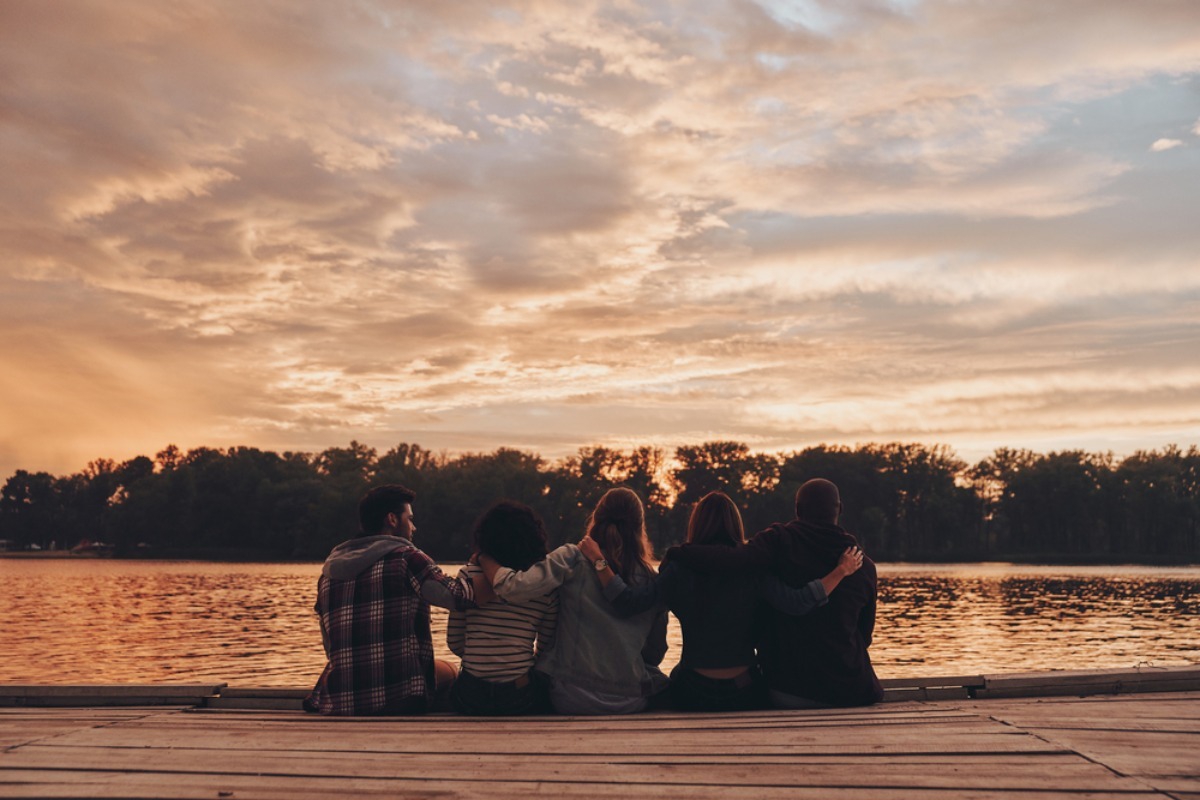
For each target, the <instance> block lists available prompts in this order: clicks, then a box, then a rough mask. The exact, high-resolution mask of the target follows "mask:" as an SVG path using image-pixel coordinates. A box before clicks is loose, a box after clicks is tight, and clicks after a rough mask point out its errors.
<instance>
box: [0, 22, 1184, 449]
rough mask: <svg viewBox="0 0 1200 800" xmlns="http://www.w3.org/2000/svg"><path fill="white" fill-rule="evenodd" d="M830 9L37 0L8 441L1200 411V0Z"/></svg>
mask: <svg viewBox="0 0 1200 800" xmlns="http://www.w3.org/2000/svg"><path fill="white" fill-rule="evenodd" d="M812 8H814V9H815V8H817V7H816V6H814V7H812ZM820 8H821V9H823V10H821V11H820V13H815V12H814V13H800V12H801V11H803V10H804V7H795V8H792V10H791V11H789V10H788V9H787V8H783V7H777V6H776V5H773V4H758V3H751V2H740V1H739V2H683V3H666V2H657V0H647V1H646V2H635V3H623V4H610V3H600V2H588V3H583V4H572V5H571V6H566V5H559V4H546V3H539V2H513V3H505V4H494V3H486V4H485V3H476V2H472V3H455V4H445V3H435V2H405V3H394V2H386V1H385V0H369V1H368V2H362V3H357V4H353V5H351V6H346V5H341V4H327V3H320V2H287V3H284V2H282V0H266V1H265V2H261V3H255V4H252V5H247V4H243V3H236V2H233V0H213V1H212V2H204V3H200V2H194V3H193V2H185V3H176V4H169V5H155V6H152V5H147V4H144V3H137V2H128V1H126V2H122V1H121V0H105V2H99V0H95V2H86V1H85V2H79V3H73V4H72V6H71V8H70V9H69V10H67V9H65V8H63V7H59V6H52V7H51V6H47V5H46V4H44V3H36V2H13V3H8V4H6V5H5V6H4V9H3V11H0V15H2V19H0V29H2V30H4V31H5V46H4V47H3V48H0V71H3V73H4V74H7V75H13V76H17V79H15V80H13V81H10V82H7V83H5V84H4V85H3V87H0V93H2V97H0V100H2V102H0V142H2V143H3V147H0V170H3V172H4V174H5V176H6V179H5V181H3V182H0V219H3V220H4V222H3V223H0V263H2V264H3V265H4V266H3V268H2V272H0V280H2V281H3V289H4V300H3V301H0V308H2V309H3V310H4V312H5V313H4V316H3V317H2V319H3V322H0V342H2V343H3V344H4V355H3V356H2V357H0V359H2V362H0V375H3V376H4V380H5V382H6V386H11V387H13V388H12V389H11V390H6V392H5V393H4V394H3V398H2V399H0V405H2V406H3V407H2V408H0V410H2V411H3V412H4V419H5V420H12V422H9V423H7V427H3V428H0V471H3V469H11V468H15V467H16V466H22V467H27V468H53V469H59V470H61V469H70V468H77V467H78V466H79V465H80V464H82V463H84V462H85V461H86V460H88V459H90V458H95V457H98V456H112V457H127V456H129V455H133V454H135V452H137V451H142V452H149V451H150V450H153V449H156V448H157V447H161V446H162V445H164V444H166V443H168V442H171V441H174V442H176V443H177V444H180V445H183V446H188V445H198V444H209V445H217V444H223V443H227V444H233V443H249V444H256V445H259V446H270V447H279V448H288V449H304V448H308V449H312V448H320V447H323V446H328V445H333V444H343V443H344V442H345V441H346V440H348V439H349V438H353V437H357V438H359V439H360V440H362V441H369V442H379V443H380V444H384V445H386V444H389V443H390V442H391V441H393V440H395V439H396V438H407V439H410V440H418V441H420V442H421V443H422V444H425V445H426V446H431V447H441V446H445V447H453V448H462V449H472V450H479V449H486V448H488V447H492V446H499V445H506V444H508V445H517V446H524V445H528V446H531V447H537V448H545V449H546V451H547V452H548V453H549V454H550V455H555V454H559V453H568V452H571V451H573V449H574V448H575V447H577V446H578V445H580V444H586V443H588V442H590V441H599V440H602V441H606V442H612V443H633V442H639V441H647V442H650V443H657V444H664V445H670V444H672V443H679V442H683V441H692V440H695V439H698V438H706V437H712V438H745V439H747V440H748V441H751V442H752V443H754V444H755V445H756V446H762V447H776V446H785V445H786V446H793V445H798V444H801V443H804V442H809V443H812V442H814V441H818V440H820V439H821V437H831V438H836V439H837V440H839V441H848V440H852V439H854V438H856V437H867V438H873V439H886V438H904V437H914V436H920V437H929V438H935V439H936V438H938V437H945V438H946V439H947V440H949V441H950V442H951V443H955V442H964V443H970V444H971V446H973V447H979V446H983V445H981V444H980V443H986V442H994V443H996V444H997V445H999V444H1005V445H1019V444H1021V443H1022V442H1031V441H1039V442H1044V441H1053V437H1054V436H1056V435H1060V434H1061V435H1063V436H1068V435H1069V436H1072V437H1078V436H1083V435H1084V429H1085V427H1086V426H1089V425H1090V426H1093V427H1094V429H1095V430H1096V431H1097V433H1096V441H1097V442H1103V441H1111V440H1114V439H1112V438H1105V437H1107V436H1109V434H1107V433H1104V431H1109V430H1112V431H1119V432H1120V436H1119V437H1118V438H1120V440H1121V441H1133V440H1134V439H1135V438H1136V431H1137V430H1144V431H1146V432H1147V436H1148V437H1150V438H1148V439H1147V441H1159V440H1160V439H1157V438H1154V437H1162V436H1166V435H1169V433H1170V432H1171V431H1177V432H1179V435H1180V436H1183V435H1188V434H1190V432H1194V431H1195V430H1196V423H1195V420H1194V418H1193V417H1194V415H1191V414H1189V413H1188V412H1187V403H1189V402H1191V401H1192V400H1193V399H1194V391H1195V384H1194V381H1193V378H1192V377H1191V376H1190V375H1189V374H1185V373H1186V371H1183V372H1181V371H1180V370H1178V369H1176V366H1177V365H1178V364H1179V363H1190V362H1189V358H1190V356H1189V355H1188V353H1189V352H1191V350H1190V349H1189V348H1192V347H1193V346H1195V345H1197V344H1200V342H1198V341H1197V340H1198V333H1197V330H1196V327H1195V325H1194V324H1193V323H1192V322H1191V321H1190V320H1192V319H1194V318H1196V316H1195V312H1196V310H1197V309H1196V307H1195V295H1196V291H1197V278H1196V277H1195V274H1194V273H1195V270H1194V253H1195V252H1196V247H1197V246H1200V242H1198V241H1197V236H1198V235H1200V234H1198V233H1197V232H1196V230H1195V226H1194V223H1193V221H1192V220H1191V218H1190V216H1189V214H1188V211H1189V210H1190V209H1192V208H1195V207H1196V205H1197V201H1198V200H1200V198H1197V196H1196V194H1197V191H1198V190H1197V188H1196V187H1197V186H1200V180H1195V178H1196V177H1197V176H1195V175H1193V174H1192V172H1194V171H1195V165H1193V164H1191V163H1190V162H1184V163H1181V164H1179V165H1175V166H1174V167H1173V170H1174V171H1173V172H1172V173H1171V174H1170V175H1169V176H1168V175H1163V174H1162V173H1161V172H1159V171H1157V170H1160V169H1162V167H1161V163H1155V162H1160V161H1161V160H1156V159H1150V158H1149V157H1147V156H1146V145H1145V142H1146V141H1147V136H1154V135H1156V134H1154V133H1150V134H1148V133H1147V132H1148V131H1164V130H1167V131H1169V130H1177V129H1178V127H1179V125H1180V121H1179V119H1178V108H1179V102H1180V97H1181V96H1186V95H1187V92H1188V91H1189V88H1188V87H1189V86H1192V85H1194V82H1195V81H1196V75H1197V70H1198V66H1200V56H1198V53H1197V49H1196V44H1195V40H1194V37H1193V36H1191V34H1190V31H1192V30H1195V29H1197V27H1200V7H1197V6H1196V5H1195V4H1192V3H1163V4H1155V5H1154V6H1153V7H1141V6H1139V7H1136V8H1135V7H1132V6H1130V5H1129V4H1128V3H1124V2H1117V1H1116V0H1112V1H1110V2H1109V1H1106V2H1094V3H1089V4H1088V6H1087V13H1086V14H1081V13H1080V10H1079V8H1078V7H1077V6H1076V5H1074V4H1027V3H1018V2H996V3H988V4H985V5H980V4H961V3H956V2H941V1H940V0H931V1H930V2H923V3H908V4H903V5H892V6H881V5H879V4H876V3H849V4H842V5H840V6H838V8H837V9H836V11H834V10H831V8H832V7H825V6H821V7H820ZM793 12H794V13H793ZM1114 31H1119V32H1120V35H1119V36H1117V35H1115V34H1114ZM1193 132H1196V131H1193ZM1163 142H1167V143H1170V142H1176V143H1177V144H1174V145H1171V146H1178V142H1179V140H1174V139H1160V140H1159V142H1156V143H1155V145H1152V147H1151V150H1152V151H1158V150H1162V149H1166V146H1165V145H1163V146H1160V144H1161V143H1163ZM1057 373H1061V376H1060V377H1057V378H1056V377H1055V375H1056V374H1057ZM1105 375H1110V376H1120V378H1121V382H1122V388H1121V389H1119V390H1117V389H1114V388H1112V387H1108V386H1105V385H1104V383H1103V377H1104V376H1105ZM1073 407H1074V408H1075V409H1081V408H1086V412H1083V411H1079V412H1078V413H1076V412H1073V411H1072V408H1073ZM1113 436H1114V437H1115V436H1117V434H1113Z"/></svg>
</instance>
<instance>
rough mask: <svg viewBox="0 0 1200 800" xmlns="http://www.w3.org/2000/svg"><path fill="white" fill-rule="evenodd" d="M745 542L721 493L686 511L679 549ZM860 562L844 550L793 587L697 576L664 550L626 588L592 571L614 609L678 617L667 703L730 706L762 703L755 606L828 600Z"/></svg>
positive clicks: (747, 577)
mask: <svg viewBox="0 0 1200 800" xmlns="http://www.w3.org/2000/svg"><path fill="white" fill-rule="evenodd" d="M745 539H746V534H745V529H744V527H743V525H742V516H741V514H740V513H739V512H738V509H737V506H736V505H735V504H734V502H733V501H732V500H731V499H730V498H729V496H728V495H726V494H724V493H723V492H710V493H709V494H707V495H705V496H704V497H702V498H701V499H700V501H699V502H697V503H696V505H695V507H694V508H693V509H692V514H691V517H690V518H689V519H688V528H687V543H686V544H684V545H683V546H684V547H689V546H706V545H722V546H725V547H729V548H730V549H732V548H735V547H737V546H738V545H740V544H742V543H743V542H744V541H745ZM598 545H599V542H598V541H595V540H594V537H588V538H585V539H584V540H583V541H581V542H580V543H579V548H580V550H581V551H583V553H584V554H585V555H589V556H594V555H595V553H596V552H597V546H598ZM861 564H862V551H861V550H859V549H858V548H848V549H847V550H846V551H845V552H844V553H843V554H842V556H841V558H840V559H839V561H838V564H837V566H836V567H835V568H834V569H833V571H832V572H830V573H829V574H828V575H826V576H825V577H823V578H820V579H817V580H814V581H811V582H810V583H808V584H806V585H805V586H802V587H799V588H791V587H789V586H787V585H786V584H784V583H783V582H782V581H780V580H779V579H778V578H776V577H775V576H774V575H770V574H764V573H762V572H749V571H746V570H729V571H727V572H724V573H720V574H712V575H701V574H699V573H696V572H693V571H692V570H689V569H688V568H687V567H684V566H683V565H681V564H679V563H677V562H676V561H673V560H671V558H670V553H669V552H668V557H667V558H666V559H664V560H663V563H662V564H661V565H660V567H659V575H658V579H657V580H656V581H654V582H653V583H649V584H643V585H641V586H630V585H629V584H628V582H627V581H625V580H624V577H623V576H621V575H618V574H616V572H615V571H614V570H610V569H598V570H597V575H598V576H599V578H600V583H601V584H602V585H603V587H604V596H605V597H606V598H608V599H609V600H610V601H611V602H612V604H613V607H614V609H615V610H616V611H617V613H618V614H642V613H645V612H646V610H647V609H653V608H656V607H657V608H662V607H666V608H669V609H670V610H671V611H672V612H674V614H675V616H676V617H678V618H679V624H680V627H681V629H682V631H683V655H682V657H681V658H680V661H679V665H678V666H676V667H675V669H674V670H673V671H672V672H671V687H670V695H669V696H670V700H671V705H673V706H674V707H675V708H678V709H681V710H688V711H737V710H745V709H751V708H760V707H765V706H766V705H767V696H766V689H765V687H764V685H763V682H762V678H761V676H760V674H759V671H758V668H757V666H756V660H755V652H754V647H755V630H756V627H755V623H756V621H757V619H758V618H759V609H760V606H761V605H762V604H764V603H766V604H770V605H772V606H774V607H775V608H778V609H779V610H781V611H784V612H786V613H789V614H795V615H800V614H806V613H808V612H809V611H811V610H812V609H814V608H816V607H818V606H820V605H823V604H824V603H825V602H827V600H828V597H829V593H830V592H832V591H833V590H834V589H835V588H836V587H837V585H838V583H840V582H841V580H842V578H843V577H845V576H846V575H849V574H851V573H853V572H854V571H855V570H857V569H858V568H859V566H861Z"/></svg>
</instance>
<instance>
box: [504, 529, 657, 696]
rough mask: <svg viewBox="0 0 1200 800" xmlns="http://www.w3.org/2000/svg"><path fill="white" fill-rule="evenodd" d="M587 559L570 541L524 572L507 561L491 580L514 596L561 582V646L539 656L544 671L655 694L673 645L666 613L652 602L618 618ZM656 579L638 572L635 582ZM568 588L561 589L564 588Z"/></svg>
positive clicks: (610, 688)
mask: <svg viewBox="0 0 1200 800" xmlns="http://www.w3.org/2000/svg"><path fill="white" fill-rule="evenodd" d="M594 573H595V570H594V569H593V567H592V564H591V562H590V561H589V560H588V558H587V557H586V556H585V555H584V554H583V553H582V552H580V550H579V548H578V547H576V546H575V545H573V544H565V545H563V546H562V547H560V548H558V549H557V550H554V551H553V552H551V553H550V554H549V555H548V556H546V558H545V559H543V560H542V561H540V562H538V563H537V564H534V565H533V566H532V567H530V568H529V569H527V570H525V571H523V572H514V571H513V570H511V569H508V568H507V567H501V568H500V569H499V570H497V572H496V576H495V579H494V580H493V581H492V585H493V587H494V588H495V590H496V594H497V595H498V596H500V597H502V598H504V599H505V600H508V601H510V602H520V601H522V600H527V599H530V598H533V597H540V596H541V595H544V594H546V593H547V592H549V591H551V590H553V589H555V588H558V589H559V592H558V603H559V608H558V631H557V634H556V636H555V643H554V649H553V650H549V651H547V652H545V653H541V654H539V655H538V661H537V670H538V671H539V672H543V673H545V674H547V675H549V676H550V677H551V678H554V679H557V680H562V681H566V682H568V683H573V684H575V685H577V686H581V687H583V688H585V689H589V690H592V691H597V692H608V693H610V694H615V695H624V696H626V697H639V696H648V695H651V694H655V693H656V692H658V691H661V690H662V689H664V688H665V687H666V685H667V678H666V676H665V675H663V674H662V671H661V670H659V669H658V665H659V664H660V663H661V662H662V659H663V656H664V655H666V652H667V612H666V610H665V609H663V608H661V607H659V608H653V609H649V610H647V611H643V612H642V613H640V614H634V615H633V616H631V617H628V618H626V619H619V618H618V617H616V616H615V615H614V614H613V613H612V609H611V606H610V605H609V603H608V601H607V600H605V599H604V595H603V593H602V591H601V588H600V579H599V578H598V577H596V575H595V574H594ZM652 579H653V576H652V575H644V576H638V577H637V578H635V579H634V585H635V586H637V585H641V584H642V583H645V582H648V581H650V580H652ZM559 587H561V588H559Z"/></svg>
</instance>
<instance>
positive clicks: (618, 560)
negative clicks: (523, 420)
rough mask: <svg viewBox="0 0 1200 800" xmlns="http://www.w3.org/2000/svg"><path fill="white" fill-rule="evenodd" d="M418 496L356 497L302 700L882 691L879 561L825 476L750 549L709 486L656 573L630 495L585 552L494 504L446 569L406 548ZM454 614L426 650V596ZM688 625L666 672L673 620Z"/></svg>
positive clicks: (584, 703)
mask: <svg viewBox="0 0 1200 800" xmlns="http://www.w3.org/2000/svg"><path fill="white" fill-rule="evenodd" d="M415 499H416V498H415V494H414V493H413V492H411V491H409V490H408V489H406V488H404V487H402V486H397V485H387V486H378V487H375V488H374V489H372V490H371V491H369V492H368V493H367V494H366V495H365V496H364V497H363V499H362V501H361V502H360V503H359V521H360V525H361V528H362V535H360V536H358V537H356V538H354V539H350V540H349V541H346V542H343V543H342V544H340V545H338V546H337V547H335V548H334V549H333V551H332V552H331V553H330V554H329V558H328V559H327V560H326V562H325V564H324V566H323V567H322V570H321V577H320V579H319V580H318V584H317V601H316V605H315V610H316V612H317V615H318V617H319V619H320V625H321V637H322V642H323V643H324V647H325V654H326V657H327V659H328V661H327V664H326V666H325V669H324V671H323V672H322V673H321V676H320V678H319V679H318V680H317V683H316V686H315V687H314V688H313V691H312V693H311V694H310V695H309V697H308V698H307V699H306V700H305V704H304V705H305V709H306V710H308V711H312V712H320V713H322V714H335V715H368V714H382V715H403V714H420V713H424V712H427V711H432V710H437V709H442V708H453V709H454V710H456V711H458V712H459V713H462V714H470V715H478V716H483V715H504V716H509V715H518V714H539V713H552V712H554V713H559V714H628V713H634V712H638V711H643V710H646V709H648V708H674V709H678V710H685V711H738V710H750V709H756V708H767V707H772V706H774V707H780V708H817V707H826V706H856V705H868V704H870V703H874V702H877V701H878V700H879V699H881V697H882V690H881V688H880V685H879V681H878V680H877V678H876V676H875V671H874V669H873V668H872V666H871V660H870V656H869V655H868V648H869V646H870V644H871V637H872V633H873V631H874V626H875V606H876V585H877V584H876V571H875V565H874V563H873V562H872V561H871V560H870V559H869V558H865V557H864V555H863V552H862V550H861V548H860V547H859V546H858V542H857V541H856V540H855V538H854V537H853V536H852V535H851V534H849V533H847V532H846V531H845V530H844V529H842V528H841V527H840V526H839V525H838V518H839V516H840V513H841V510H842V504H841V498H840V496H839V493H838V489H837V487H836V486H835V485H834V484H833V483H831V482H829V481H827V480H823V479H820V478H818V479H814V480H810V481H808V482H807V483H805V484H804V485H802V486H801V487H800V488H799V490H798V491H797V493H796V517H795V519H793V520H791V521H790V522H787V523H777V524H774V525H771V526H770V527H768V528H767V529H766V530H764V531H762V532H760V533H758V534H757V535H756V536H754V537H753V538H752V539H751V540H750V541H746V537H745V532H744V529H743V525H742V519H741V515H740V513H739V512H738V509H737V506H736V504H734V502H733V501H732V500H731V499H730V498H729V497H728V496H727V495H725V494H724V493H721V492H712V493H710V494H708V495H706V496H705V497H703V498H702V499H701V500H700V501H698V502H697V503H696V504H695V506H694V507H693V509H692V513H691V517H690V519H689V521H688V527H687V535H686V541H685V543H684V544H682V545H680V546H677V547H672V548H671V549H669V550H668V551H667V552H666V554H665V555H664V557H663V560H662V562H661V563H660V564H659V566H658V569H657V570H656V569H655V567H654V564H653V561H652V555H653V554H652V550H651V547H650V543H649V539H648V537H647V536H646V528H645V511H644V508H643V505H642V501H641V500H640V498H639V497H638V496H637V494H636V493H635V492H633V491H631V490H630V489H627V488H624V487H621V488H615V489H611V490H609V491H608V492H606V493H605V494H604V496H603V497H601V498H600V501H599V502H598V503H597V504H596V507H595V509H594V510H593V511H592V513H591V516H590V517H589V520H588V524H587V529H586V532H585V534H584V536H583V538H582V539H581V540H580V542H579V543H578V544H565V545H563V546H561V547H559V548H557V549H555V550H553V551H550V552H547V549H548V548H547V542H546V531H545V527H544V525H543V523H542V520H541V519H540V518H539V517H538V515H537V514H536V513H535V512H534V511H533V510H532V509H531V508H529V507H528V506H526V505H523V504H521V503H517V502H513V501H508V500H505V501H501V502H499V503H497V504H495V505H494V506H492V507H491V508H489V509H488V510H487V511H486V512H484V514H483V515H482V516H481V517H480V519H479V521H478V522H477V523H476V526H475V531H474V544H475V554H474V555H472V557H471V559H470V561H469V562H468V563H467V565H466V566H464V567H463V568H462V569H461V570H460V571H459V573H458V575H457V577H455V578H450V577H448V576H447V575H446V574H445V573H443V572H442V570H441V569H439V567H438V565H437V564H436V563H434V561H433V560H432V559H431V558H429V556H427V555H426V554H425V553H424V552H422V551H421V550H420V549H419V548H418V547H417V546H416V545H414V544H413V540H414V535H415V532H416V526H415V525H414V523H413V510H412V505H413V502H414V501H415ZM431 605H436V606H440V607H443V608H447V609H449V610H450V619H449V623H448V626H447V645H448V647H449V649H450V650H451V652H453V653H454V654H455V655H457V656H458V657H459V658H460V659H461V668H456V667H455V666H454V665H453V664H451V663H450V662H447V661H444V660H440V659H435V658H434V649H433V637H432V632H431V627H430V606H431ZM668 611H670V612H671V613H674V614H675V616H676V617H677V618H678V620H679V624H680V628H681V631H682V634H683V651H682V654H681V656H680V659H679V663H678V665H677V666H676V667H675V668H674V669H673V670H672V671H671V674H670V676H669V677H668V676H667V675H665V674H663V672H662V670H661V669H660V668H659V665H660V664H661V663H662V660H663V657H664V656H665V654H666V652H667V613H668Z"/></svg>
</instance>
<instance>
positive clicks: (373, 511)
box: [358, 483, 417, 536]
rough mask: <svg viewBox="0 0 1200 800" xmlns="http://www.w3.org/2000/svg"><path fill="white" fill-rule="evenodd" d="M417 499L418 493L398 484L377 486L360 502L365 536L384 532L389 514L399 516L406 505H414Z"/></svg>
mask: <svg viewBox="0 0 1200 800" xmlns="http://www.w3.org/2000/svg"><path fill="white" fill-rule="evenodd" d="M415 499H417V494H416V492H414V491H413V490H412V489H406V488H404V487H403V486H401V485H400V484H398V483H391V484H387V485H386V486H376V487H375V488H373V489H371V491H369V492H367V493H366V494H364V495H363V498H362V500H359V501H358V524H359V527H361V528H362V532H363V533H364V534H365V535H367V536H374V535H376V534H378V533H379V532H380V531H382V530H383V526H384V523H385V522H386V521H387V515H388V514H391V513H392V512H396V513H397V514H399V513H400V512H401V511H403V510H404V505H405V504H406V503H412V501H413V500H415Z"/></svg>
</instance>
